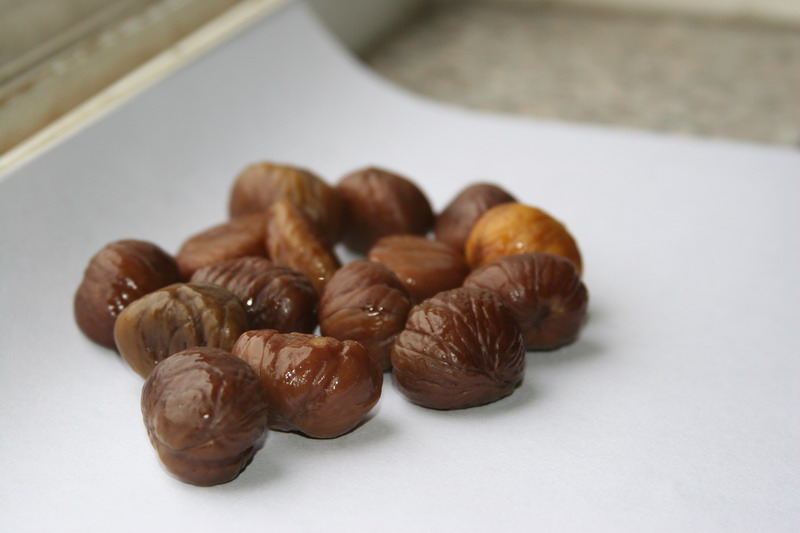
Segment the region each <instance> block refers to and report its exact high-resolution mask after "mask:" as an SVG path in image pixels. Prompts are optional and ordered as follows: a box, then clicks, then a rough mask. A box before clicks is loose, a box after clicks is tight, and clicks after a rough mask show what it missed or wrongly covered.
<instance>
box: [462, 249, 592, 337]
mask: <svg viewBox="0 0 800 533" xmlns="http://www.w3.org/2000/svg"><path fill="white" fill-rule="evenodd" d="M464 286H465V287H472V288H476V289H484V290H488V291H491V292H493V293H494V294H496V295H497V296H498V297H499V298H500V300H501V301H502V302H503V304H504V305H505V306H506V307H507V308H508V309H509V310H510V311H511V313H512V314H513V315H514V318H515V320H516V321H517V324H518V325H519V327H520V330H521V331H522V336H523V338H524V339H525V346H526V347H527V348H528V349H530V350H551V349H554V348H558V347H560V346H563V345H565V344H569V343H571V342H573V341H574V340H575V339H576V338H577V337H578V332H579V331H580V329H581V326H582V325H583V323H584V320H585V318H586V310H587V307H588V300H589V296H588V292H587V290H586V286H585V285H584V284H583V282H582V281H581V278H580V276H579V275H578V271H577V270H576V269H575V266H574V265H573V264H572V263H571V262H570V261H569V260H568V259H566V258H564V257H561V256H558V255H553V254H548V253H546V252H536V253H532V254H515V255H507V256H503V257H499V258H497V259H495V260H494V261H491V262H490V263H487V264H485V265H484V266H482V267H480V268H478V269H476V270H474V271H473V272H472V273H471V274H470V275H469V276H468V277H467V279H466V280H465V281H464Z"/></svg>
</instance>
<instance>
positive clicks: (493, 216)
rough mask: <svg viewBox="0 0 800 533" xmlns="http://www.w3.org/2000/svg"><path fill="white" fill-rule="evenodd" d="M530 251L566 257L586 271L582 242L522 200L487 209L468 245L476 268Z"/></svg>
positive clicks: (467, 250) (579, 269)
mask: <svg viewBox="0 0 800 533" xmlns="http://www.w3.org/2000/svg"><path fill="white" fill-rule="evenodd" d="M530 252H548V253H551V254H555V255H560V256H562V257H566V258H567V259H569V260H570V261H572V264H573V265H575V268H577V269H578V273H579V274H580V273H581V271H582V261H581V254H580V251H578V245H577V243H576V242H575V239H574V238H573V237H572V235H570V233H569V232H568V231H567V228H565V227H564V225H563V224H561V223H560V222H559V221H557V220H556V219H554V218H553V217H551V216H550V215H548V214H547V213H545V212H544V211H542V210H541V209H537V208H535V207H531V206H527V205H523V204H519V203H509V204H501V205H497V206H495V207H493V208H491V209H489V210H488V211H487V212H486V213H484V214H483V215H482V216H481V218H479V219H478V221H477V222H476V223H475V225H474V226H473V227H472V231H471V232H470V234H469V238H468V239H467V244H466V245H465V248H464V253H465V255H466V258H467V263H468V264H469V266H470V268H471V269H473V270H474V269H476V268H478V267H479V266H481V265H485V264H486V263H488V262H489V261H493V260H494V259H497V258H498V257H502V256H504V255H512V254H524V253H530Z"/></svg>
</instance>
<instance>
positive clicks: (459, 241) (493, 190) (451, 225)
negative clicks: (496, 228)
mask: <svg viewBox="0 0 800 533" xmlns="http://www.w3.org/2000/svg"><path fill="white" fill-rule="evenodd" d="M516 201H517V200H516V199H515V198H514V197H513V196H511V195H510V194H509V193H508V192H506V191H505V190H504V189H502V188H500V187H498V186H497V185H494V184H491V183H476V184H474V185H470V186H469V187H467V188H466V189H464V190H462V191H461V192H460V193H458V195H457V196H456V197H455V198H453V200H452V201H451V202H450V203H449V204H448V205H447V207H445V209H444V211H442V212H441V213H440V214H439V216H437V217H436V225H435V226H434V233H435V235H436V240H437V241H441V242H443V243H445V244H449V245H450V246H452V247H453V248H455V249H456V250H459V251H461V252H463V250H464V244H466V242H467V237H469V232H470V230H472V226H474V225H475V222H477V220H478V219H479V218H480V217H481V215H483V214H484V213H485V212H486V211H488V210H489V209H491V208H492V207H494V206H496V205H499V204H505V203H508V202H516Z"/></svg>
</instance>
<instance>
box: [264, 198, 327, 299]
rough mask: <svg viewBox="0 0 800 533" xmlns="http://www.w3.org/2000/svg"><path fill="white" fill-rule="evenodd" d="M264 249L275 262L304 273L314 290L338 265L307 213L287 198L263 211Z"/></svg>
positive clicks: (320, 289) (318, 289) (321, 285)
mask: <svg viewBox="0 0 800 533" xmlns="http://www.w3.org/2000/svg"><path fill="white" fill-rule="evenodd" d="M267 250H268V251H269V255H270V257H271V258H272V260H273V261H275V263H277V264H279V265H284V266H287V267H289V268H291V269H293V270H296V271H298V272H300V273H301V274H303V275H304V276H306V277H307V278H308V280H309V281H310V282H311V284H312V285H313V286H314V289H315V290H316V291H317V293H320V292H321V291H322V289H323V288H324V287H325V284H326V283H328V280H329V279H330V278H331V276H333V274H334V272H336V270H337V269H338V268H339V266H341V263H339V258H337V257H336V254H335V253H334V251H333V250H332V249H331V248H330V246H329V245H328V244H327V243H326V242H325V241H324V239H322V238H321V237H320V236H319V232H317V231H316V229H315V227H314V226H313V225H312V224H311V222H310V221H309V219H308V217H306V216H305V215H304V214H303V212H302V211H301V210H300V208H298V207H297V206H296V205H294V204H293V203H291V202H289V201H288V200H278V201H276V202H275V203H273V204H272V207H270V208H269V211H268V212H267Z"/></svg>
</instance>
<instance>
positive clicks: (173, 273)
mask: <svg viewBox="0 0 800 533" xmlns="http://www.w3.org/2000/svg"><path fill="white" fill-rule="evenodd" d="M178 281H180V273H179V272H178V266H177V265H176V264H175V260H174V259H173V258H172V256H170V255H169V254H167V253H166V252H165V251H164V250H162V249H161V248H159V247H158V246H156V245H155V244H152V243H149V242H145V241H136V240H122V241H116V242H112V243H111V244H109V245H107V246H106V247H105V248H103V249H102V250H100V251H99V252H97V254H95V255H94V257H92V259H91V260H90V261H89V265H88V266H87V267H86V270H85V271H84V273H83V280H82V281H81V284H80V286H79V287H78V290H77V292H76V293H75V299H74V302H73V309H74V313H75V321H76V322H77V323H78V327H79V328H80V330H81V331H82V332H83V333H84V334H85V335H86V336H87V337H89V338H90V339H91V340H93V341H94V342H96V343H98V344H102V345H103V346H106V347H108V348H112V349H113V348H115V347H116V345H115V344H114V323H115V322H116V320H117V316H118V315H119V314H120V313H121V312H122V310H123V309H125V308H126V307H127V306H128V305H130V304H131V302H133V301H134V300H136V299H138V298H141V297H142V296H144V295H145V294H147V293H149V292H152V291H154V290H156V289H160V288H161V287H164V286H166V285H170V284H171V283H176V282H178Z"/></svg>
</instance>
